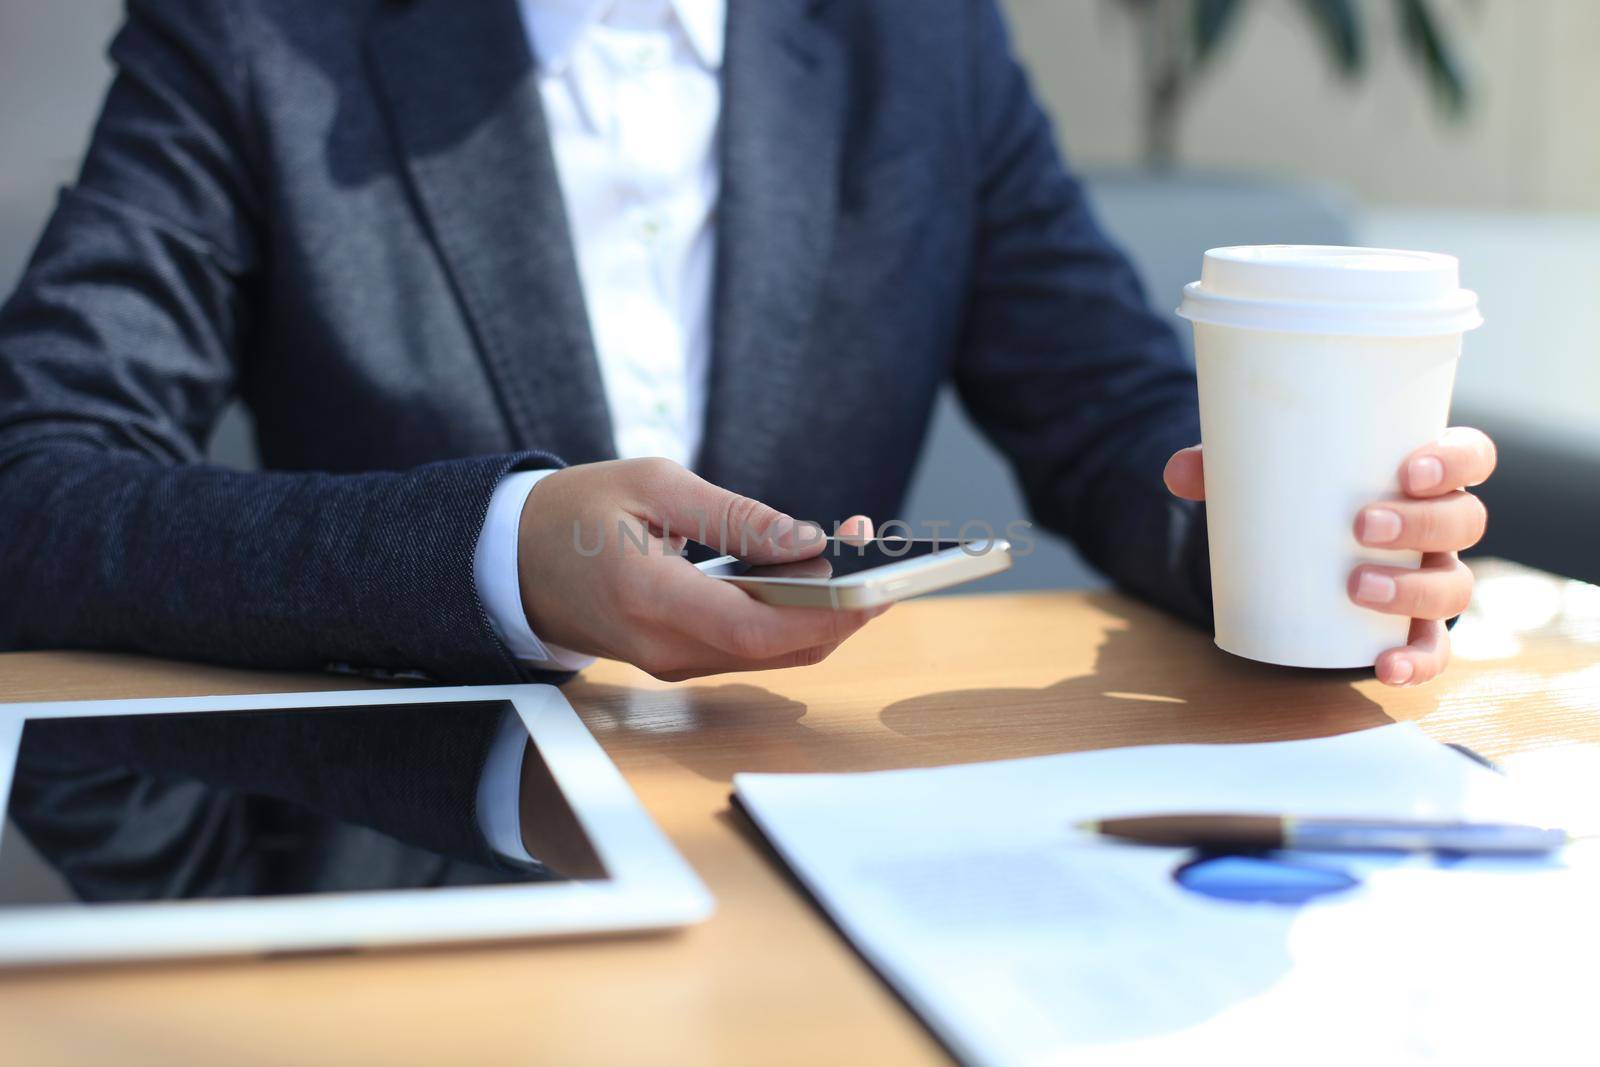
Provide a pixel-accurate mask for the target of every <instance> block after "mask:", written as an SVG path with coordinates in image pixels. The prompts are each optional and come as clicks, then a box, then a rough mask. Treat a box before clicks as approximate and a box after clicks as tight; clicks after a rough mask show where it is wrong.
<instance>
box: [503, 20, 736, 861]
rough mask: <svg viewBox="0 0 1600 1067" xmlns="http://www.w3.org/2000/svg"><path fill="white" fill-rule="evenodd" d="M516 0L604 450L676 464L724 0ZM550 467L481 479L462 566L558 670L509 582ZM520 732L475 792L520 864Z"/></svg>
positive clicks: (693, 442)
mask: <svg viewBox="0 0 1600 1067" xmlns="http://www.w3.org/2000/svg"><path fill="white" fill-rule="evenodd" d="M520 3H521V8H522V20H523V26H524V28H525V29H526V31H527V33H528V37H529V42H530V45H531V47H532V49H533V54H534V57H535V59H536V60H537V62H538V68H539V74H538V77H539V92H540V96H541V97H542V101H543V104H544V114H545V122H546V126H547V128H548V129H549V134H550V144H551V147H552V149H553V151H554V155H555V162H556V172H557V174H558V176H559V178H560V183H561V194H562V200H563V202H564V203H565V205H566V214H567V223H568V228H569V230H570V233H571V236H572V241H573V247H574V251H575V252H576V255H577V261H578V274H579V279H580V281H581V282H582V286H583V294H584V302H585V305H586V307H587V309H588V313H589V327H590V331H591V334H592V335H593V338H594V347H595V356H596V358H597V360H598V361H599V365H600V379H601V382H602V383H603V385H604V387H605V395H606V404H607V407H608V408H609V410H610V413H611V425H612V429H613V432H614V434H615V435H616V440H615V445H616V451H617V455H618V456H620V457H622V458H624V459H634V458H639V457H643V456H665V457H667V458H668V459H672V460H676V461H677V462H679V463H682V464H683V465H684V466H691V465H692V464H693V463H694V460H695V457H696V454H697V452H698V451H699V448H700V439H701V436H702V433H703V432H704V426H705V408H706V396H707V393H708V390H709V384H708V382H709V375H710V362H711V287H712V275H713V268H714V266H715V252H716V207H717V194H718V190H719V185H720V169H719V167H718V165H717V152H716V141H717V125H718V117H719V115H720V113H721V109H722V88H721V82H720V76H719V74H720V70H721V67H722V48H723V37H724V26H725V22H726V16H727V12H726V0H520ZM550 473H551V472H550V471H524V472H520V473H517V474H513V475H511V476H509V477H507V478H506V479H504V480H503V481H502V482H501V483H500V485H499V486H497V487H496V488H495V492H494V494H493V496H492V497H491V499H490V502H489V511H488V514H487V516H486V517H485V520H484V525H483V530H482V532H481V533H480V534H479V536H478V545H477V551H476V554H475V555H474V558H473V576H474V580H475V582H476V585H477V589H478V596H479V599H480V600H481V601H482V602H483V604H484V607H485V609H486V611H487V612H488V614H489V621H490V623H491V624H492V625H493V627H494V629H495V632H496V633H497V634H498V635H499V636H500V638H501V639H502V640H503V641H505V643H506V646H507V647H508V648H509V649H510V650H511V652H512V654H513V655H514V656H516V657H517V659H518V660H519V661H521V662H523V663H525V664H527V665H529V666H533V667H547V668H555V669H565V670H571V669H577V668H579V667H582V666H585V665H587V664H588V663H589V662H591V661H590V659H589V658H588V657H584V656H579V655H577V654H575V653H572V652H570V651H567V650H565V649H561V648H558V647H556V646H553V645H548V644H546V643H545V642H542V641H540V640H539V638H538V637H537V636H536V635H535V634H534V632H533V629H532V627H530V626H529V624H528V619H527V616H526V615H525V613H524V612H523V610H522V597H521V593H520V589H519V586H518V582H517V574H518V568H517V532H518V525H519V522H520V519H521V516H522V506H523V503H524V501H526V500H527V497H528V494H529V493H530V492H531V491H532V489H533V487H534V485H536V484H537V483H538V481H539V479H540V478H542V477H544V476H545V475H548V474H550ZM526 739H527V733H526V731H525V730H523V729H522V728H521V723H520V722H518V721H516V718H515V715H514V713H508V719H507V721H506V722H503V723H502V728H501V730H500V734H499V736H498V738H497V740H496V742H495V744H494V746H493V748H492V749H491V752H490V756H489V760H488V762H487V764H486V765H485V767H484V773H483V777H482V779H481V781H480V782H479V788H478V814H479V822H480V824H481V825H482V826H483V829H484V833H485V835H486V836H487V837H488V839H489V842H490V844H491V845H492V846H493V847H494V848H495V849H496V850H497V851H499V852H501V853H502V854H504V855H508V856H512V857H515V858H526V853H525V852H524V851H523V849H522V843H521V833H520V827H519V824H518V820H517V817H516V811H517V805H516V797H517V791H518V788H519V782H520V778H521V768H522V751H523V744H524V742H525V741H526Z"/></svg>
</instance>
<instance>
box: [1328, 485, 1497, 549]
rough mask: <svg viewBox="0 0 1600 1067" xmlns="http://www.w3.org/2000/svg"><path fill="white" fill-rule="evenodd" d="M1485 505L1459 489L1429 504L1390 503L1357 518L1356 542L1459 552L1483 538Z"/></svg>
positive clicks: (1427, 501) (1405, 501)
mask: <svg viewBox="0 0 1600 1067" xmlns="http://www.w3.org/2000/svg"><path fill="white" fill-rule="evenodd" d="M1487 521H1488V512H1487V511H1485V510H1484V507H1483V501H1481V500H1479V499H1478V498H1477V497H1475V496H1473V495H1472V494H1471V493H1467V492H1463V491H1462V490H1459V489H1457V490H1456V491H1455V492H1453V493H1446V494H1445V495H1444V496H1440V497H1434V498H1432V499H1429V500H1387V501H1384V502H1383V503H1381V504H1374V505H1372V506H1371V507H1367V508H1363V509H1362V511H1361V514H1359V515H1357V516H1356V540H1358V541H1360V542H1361V543H1362V544H1364V545H1371V546H1373V547H1375V548H1407V549H1413V550H1415V551H1418V552H1459V551H1462V550H1463V549H1468V548H1471V547H1472V546H1473V545H1475V544H1477V543H1478V541H1479V539H1480V538H1482V537H1483V529H1484V524H1485V523H1486V522H1487Z"/></svg>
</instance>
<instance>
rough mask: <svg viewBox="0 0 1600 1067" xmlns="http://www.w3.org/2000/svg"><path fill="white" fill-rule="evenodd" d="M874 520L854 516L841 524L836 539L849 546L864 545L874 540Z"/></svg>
mask: <svg viewBox="0 0 1600 1067" xmlns="http://www.w3.org/2000/svg"><path fill="white" fill-rule="evenodd" d="M872 533H873V531H872V520H871V519H869V518H867V517H866V516H865V515H852V516H850V517H849V518H848V519H846V520H844V521H843V522H841V523H840V524H839V530H838V532H837V533H836V534H834V536H835V537H837V538H838V539H839V540H841V541H843V542H844V543H845V544H847V545H864V544H866V543H867V542H868V541H870V540H872Z"/></svg>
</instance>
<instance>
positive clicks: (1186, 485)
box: [1161, 445, 1206, 500]
mask: <svg viewBox="0 0 1600 1067" xmlns="http://www.w3.org/2000/svg"><path fill="white" fill-rule="evenodd" d="M1161 480H1162V481H1164V482H1166V483H1167V491H1168V492H1170V493H1171V494H1172V495H1173V496H1177V497H1182V498H1183V499H1185V500H1204V499H1205V498H1206V467H1205V458H1204V455H1203V454H1202V452H1201V450H1200V446H1199V445H1193V446H1191V447H1189V448H1185V449H1182V450H1180V451H1177V452H1174V453H1173V454H1172V458H1171V459H1169V460H1167V469H1166V470H1165V471H1163V472H1162V474H1161Z"/></svg>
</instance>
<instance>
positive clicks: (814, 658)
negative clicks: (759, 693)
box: [656, 642, 842, 682]
mask: <svg viewBox="0 0 1600 1067" xmlns="http://www.w3.org/2000/svg"><path fill="white" fill-rule="evenodd" d="M839 644H842V642H840V643H837V644H832V645H817V646H816V647H814V648H802V649H800V650H799V651H798V652H790V653H787V654H786V655H782V656H778V657H775V658H773V659H769V660H760V661H754V662H739V661H732V660H728V659H727V658H726V657H723V658H720V659H719V658H717V657H714V656H713V657H707V658H706V659H704V660H703V661H700V663H699V665H698V666H693V667H684V668H682V669H681V670H671V671H664V672H662V673H661V674H658V675H656V677H658V678H660V679H661V680H662V681H663V682H682V681H685V680H687V679H689V678H704V677H705V676H706V675H708V674H727V673H729V672H731V671H781V670H788V669H790V668H791V667H814V666H816V665H817V664H819V663H821V662H822V661H823V660H825V659H827V658H828V657H829V656H831V655H833V653H834V651H835V650H836V649H838V647H839Z"/></svg>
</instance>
